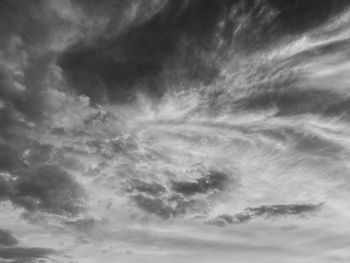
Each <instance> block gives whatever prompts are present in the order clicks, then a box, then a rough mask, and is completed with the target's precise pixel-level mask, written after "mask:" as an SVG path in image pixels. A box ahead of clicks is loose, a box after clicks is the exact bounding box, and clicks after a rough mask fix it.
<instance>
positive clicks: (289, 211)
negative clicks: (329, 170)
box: [208, 204, 323, 226]
mask: <svg viewBox="0 0 350 263" xmlns="http://www.w3.org/2000/svg"><path fill="white" fill-rule="evenodd" d="M322 205H323V204H317V205H313V204H300V205H299V204H291V205H271V206H259V207H255V208H250V207H248V208H246V209H245V210H244V211H243V212H241V213H238V214H235V215H228V214H225V215H221V216H218V217H216V218H214V219H211V220H209V221H208V223H209V224H213V225H218V226H225V225H228V224H242V223H247V222H249V221H250V220H251V219H254V218H256V217H263V218H275V217H281V216H288V215H296V216H298V215H305V214H309V213H312V212H316V211H318V210H319V209H320V208H321V206H322Z"/></svg>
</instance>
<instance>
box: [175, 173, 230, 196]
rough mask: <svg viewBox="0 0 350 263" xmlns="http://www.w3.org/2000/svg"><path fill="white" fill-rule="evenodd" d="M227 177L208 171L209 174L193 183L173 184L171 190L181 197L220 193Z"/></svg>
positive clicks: (227, 179)
mask: <svg viewBox="0 0 350 263" xmlns="http://www.w3.org/2000/svg"><path fill="white" fill-rule="evenodd" d="M228 181H229V177H228V176H227V175H226V174H224V173H222V172H218V171H213V170H212V171H209V173H208V174H207V175H205V176H203V177H201V178H199V179H197V180H196V181H195V182H173V183H172V189H173V190H174V191H175V192H177V193H181V194H183V195H186V196H187V195H194V194H203V193H207V192H209V191H220V190H223V189H224V188H225V186H226V185H227V182H228Z"/></svg>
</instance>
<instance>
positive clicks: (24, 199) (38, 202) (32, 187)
mask: <svg viewBox="0 0 350 263" xmlns="http://www.w3.org/2000/svg"><path fill="white" fill-rule="evenodd" d="M12 201H13V202H15V203H16V204H18V205H20V206H23V207H24V208H26V209H27V210H29V211H35V210H40V211H46V212H50V213H55V214H66V213H68V214H76V213H78V212H80V211H81V210H82V209H83V206H82V201H83V190H82V188H81V187H80V185H79V184H78V183H77V182H75V181H74V180H73V178H72V176H71V175H70V174H68V173H67V172H65V171H63V170H62V169H60V168H59V167H56V166H41V167H39V168H38V169H35V170H33V171H30V172H29V173H28V174H25V175H23V176H21V177H19V178H18V180H17V181H16V186H15V192H14V196H13V198H12Z"/></svg>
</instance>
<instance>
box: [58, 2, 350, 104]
mask: <svg viewBox="0 0 350 263" xmlns="http://www.w3.org/2000/svg"><path fill="white" fill-rule="evenodd" d="M81 4H82V5H83V6H84V8H85V9H86V10H87V12H89V11H90V12H92V13H93V14H94V15H96V13H99V12H101V10H105V8H106V7H109V8H107V9H106V16H107V17H109V15H110V13H109V11H108V10H113V8H115V6H117V5H121V6H123V5H124V2H123V1H119V2H116V4H115V5H113V4H112V2H109V1H103V2H102V4H97V2H95V1H88V2H87V3H81ZM347 4H348V3H347V1H344V0H333V1H327V2H321V1H316V0H312V1H300V0H288V1H287V0H283V1H275V0H263V1H258V0H249V1H246V0H245V1H240V0H224V1H223V0H192V1H185V0H170V1H166V3H165V4H164V5H163V6H162V8H158V9H157V8H155V7H153V8H155V9H156V10H157V12H155V14H154V15H153V16H151V17H149V18H148V19H142V20H141V21H142V23H141V22H139V23H136V24H133V25H132V26H130V27H128V28H127V29H126V30H125V31H124V32H122V33H121V34H119V35H118V34H115V32H116V30H115V29H114V30H111V29H104V30H105V31H103V32H104V34H103V36H101V37H96V38H95V39H94V40H93V41H89V42H84V41H82V42H80V43H78V44H76V45H74V46H72V47H71V48H70V49H68V50H67V51H66V52H65V53H64V54H63V55H62V56H61V58H60V60H59V65H60V66H61V67H62V68H63V69H64V71H65V73H66V76H67V77H68V79H69V80H70V82H71V83H72V85H73V86H74V87H75V88H76V89H77V90H78V91H79V92H80V93H83V94H86V95H88V96H89V97H90V98H91V99H92V100H93V101H101V100H103V99H105V98H107V99H109V100H112V101H118V102H125V101H128V100H129V99H130V98H132V96H133V95H134V92H135V91H137V90H142V91H144V92H147V93H148V94H150V95H153V96H155V97H158V96H161V95H162V94H163V93H164V92H165V89H166V88H165V87H164V86H165V85H169V84H170V83H171V82H172V81H175V83H178V82H181V81H183V80H186V81H200V82H202V83H210V82H211V81H212V80H213V79H215V78H216V77H217V76H218V74H219V65H218V63H220V62H219V61H221V60H222V59H223V57H225V56H227V54H226V53H227V52H229V50H230V49H232V48H235V49H238V50H237V51H244V50H245V51H249V50H252V49H255V48H259V47H264V46H266V44H268V43H272V42H273V41H276V40H278V39H279V37H278V36H283V35H286V34H292V33H298V32H302V31H304V30H306V29H307V28H309V27H312V26H315V25H318V24H320V23H322V22H324V21H326V20H327V19H328V18H330V17H331V16H332V15H334V14H336V13H337V12H339V11H341V10H343V8H344V7H345V6H346V5H347ZM101 6H102V7H101ZM150 6H151V7H150V8H152V4H151V5H150ZM156 6H158V5H156ZM99 10H100V11H99ZM120 10H123V8H121V9H120ZM125 10H126V9H125ZM242 21H244V22H242ZM114 28H115V27H114ZM231 51H232V50H231ZM167 72H169V74H167ZM165 78H166V82H165Z"/></svg>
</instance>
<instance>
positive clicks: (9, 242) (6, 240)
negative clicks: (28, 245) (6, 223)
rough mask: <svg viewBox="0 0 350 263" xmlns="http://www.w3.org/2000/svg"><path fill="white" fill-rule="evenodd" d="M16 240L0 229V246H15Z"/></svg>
mask: <svg viewBox="0 0 350 263" xmlns="http://www.w3.org/2000/svg"><path fill="white" fill-rule="evenodd" d="M17 244H18V240H17V239H16V238H15V237H14V236H12V234H11V233H10V232H9V231H6V230H3V229H0V246H10V247H11V246H15V245H17Z"/></svg>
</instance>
